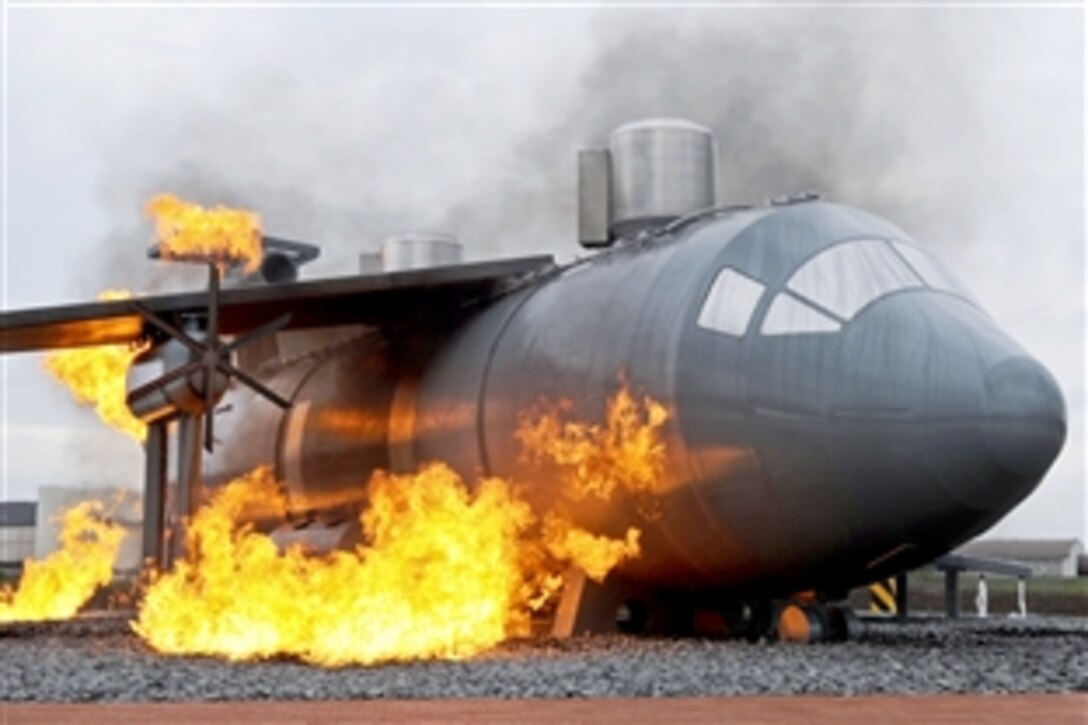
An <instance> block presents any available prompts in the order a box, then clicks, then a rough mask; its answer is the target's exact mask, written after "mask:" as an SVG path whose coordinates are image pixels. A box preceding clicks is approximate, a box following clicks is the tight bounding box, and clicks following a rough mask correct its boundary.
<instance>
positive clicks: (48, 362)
mask: <svg viewBox="0 0 1088 725" xmlns="http://www.w3.org/2000/svg"><path fill="white" fill-rule="evenodd" d="M130 296H131V295H130V294H129V293H128V292H126V291H124V290H109V291H106V292H103V293H102V294H100V295H99V296H98V297H99V299H102V300H118V299H126V298H128V297H130ZM145 349H147V345H146V344H137V345H95V346H92V347H80V348H73V349H71V350H59V351H57V352H51V353H49V354H48V355H46V357H45V362H44V366H45V369H46V370H47V371H48V372H49V373H50V374H51V375H53V377H54V378H56V379H57V380H58V381H59V382H61V383H63V384H64V385H65V386H67V388H68V391H69V392H70V393H71V394H72V396H73V397H75V399H76V402H78V403H79V404H81V405H90V406H93V407H94V409H95V412H96V413H98V417H99V418H101V419H102V420H103V421H104V422H105V423H106V424H107V425H109V426H110V427H112V428H115V429H117V430H119V431H121V432H122V433H127V434H128V435H130V436H132V437H133V438H135V439H136V440H139V441H143V440H144V439H145V438H146V437H147V426H146V425H145V424H144V423H143V422H142V421H140V420H139V419H138V418H136V417H135V416H134V415H132V413H131V411H129V409H128V404H127V403H126V402H125V394H126V387H125V384H126V376H127V374H128V368H129V365H131V364H132V361H133V360H134V359H135V358H136V356H137V355H139V354H140V353H141V352H143V351H144V350H145Z"/></svg>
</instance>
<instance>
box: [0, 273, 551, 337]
mask: <svg viewBox="0 0 1088 725" xmlns="http://www.w3.org/2000/svg"><path fill="white" fill-rule="evenodd" d="M553 264H554V262H553V260H552V258H551V257H549V256H533V257H519V258H512V259H504V260H499V261H490V262H482V263H477V264H462V265H457V266H453V267H442V268H432V269H419V270H407V271H400V272H390V273H385V274H374V275H360V276H354V277H342V278H332V279H321V280H314V281H310V282H296V283H290V284H279V285H266V286H254V287H236V288H230V289H224V290H223V291H222V293H221V296H220V312H219V316H220V319H219V329H220V332H221V333H222V334H225V335H239V334H243V333H245V332H247V331H249V330H252V329H254V328H256V327H258V326H260V325H261V324H263V323H265V322H267V321H268V320H270V319H272V318H274V317H277V316H279V315H283V314H288V313H289V314H290V315H291V321H290V324H289V325H288V329H301V328H308V327H328V326H333V325H345V324H366V325H373V326H377V327H384V326H389V325H400V324H411V323H413V322H437V321H440V320H443V319H449V318H459V317H461V316H463V315H464V314H465V313H467V312H468V311H470V310H471V309H472V308H474V307H476V306H478V305H480V304H483V303H485V302H486V301H488V300H490V299H492V298H494V297H495V296H497V295H499V294H501V293H502V292H503V290H505V289H507V288H508V287H509V286H510V285H513V284H516V283H517V282H518V280H520V279H522V278H524V277H526V276H529V275H532V274H534V273H540V272H543V271H546V270H548V269H550V268H552V266H553ZM134 303H139V304H141V305H143V306H144V307H145V308H146V309H148V310H149V311H151V312H153V313H155V314H157V315H158V316H160V317H162V318H165V319H174V320H178V319H181V318H186V317H195V318H202V317H203V316H204V315H206V314H207V304H208V295H207V293H206V292H203V291H201V292H186V293H181V294H169V295H158V296H153V297H138V298H133V299H131V300H115V301H109V302H90V303H86V304H75V305H65V306H59V307H42V308H36V309H26V310H16V311H11V312H0V353H13V352H28V351H32V350H46V349H52V348H64V347H81V346H85V345H103V344H110V343H124V342H132V341H134V340H138V339H140V338H141V337H143V336H145V335H146V334H149V333H150V332H151V328H150V327H149V326H148V324H147V323H146V321H145V320H144V318H143V316H141V314H140V313H139V312H138V311H137V309H136V307H135V304H134Z"/></svg>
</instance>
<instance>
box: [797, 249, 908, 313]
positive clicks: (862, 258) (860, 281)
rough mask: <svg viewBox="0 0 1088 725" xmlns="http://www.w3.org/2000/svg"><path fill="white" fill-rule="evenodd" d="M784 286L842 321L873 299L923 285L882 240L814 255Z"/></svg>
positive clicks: (828, 250)
mask: <svg viewBox="0 0 1088 725" xmlns="http://www.w3.org/2000/svg"><path fill="white" fill-rule="evenodd" d="M786 286H787V287H789V289H790V290H792V291H793V292H796V293H797V294H798V295H800V296H802V297H805V298H807V299H809V300H812V301H813V302H815V303H816V304H817V305H819V306H820V307H822V308H824V309H825V310H827V311H829V312H831V313H833V314H835V315H837V316H838V317H840V318H841V319H843V320H849V319H850V318H852V317H853V316H854V315H855V314H857V313H858V311H859V310H860V309H861V308H862V307H865V305H867V304H869V303H870V302H872V301H873V300H875V299H876V298H878V297H880V296H882V295H885V294H888V293H889V292H894V291H895V290H899V289H909V288H911V287H921V286H922V282H921V280H919V279H918V277H916V276H915V274H914V273H913V272H911V270H910V268H909V267H907V265H906V264H905V263H904V262H903V260H902V259H901V258H900V257H898V256H897V255H896V254H895V253H894V252H893V251H892V250H891V248H890V247H888V245H887V244H886V243H885V242H884V241H882V240H876V239H872V240H864V241H857V242H846V243H844V244H838V245H835V246H834V247H831V248H829V249H827V250H825V251H823V252H821V253H820V254H818V255H816V256H815V257H813V258H812V259H810V260H809V261H808V262H806V263H805V264H804V265H803V266H802V267H801V268H800V269H798V270H797V271H796V272H794V274H793V276H792V277H791V278H790V280H789V282H787V283H786Z"/></svg>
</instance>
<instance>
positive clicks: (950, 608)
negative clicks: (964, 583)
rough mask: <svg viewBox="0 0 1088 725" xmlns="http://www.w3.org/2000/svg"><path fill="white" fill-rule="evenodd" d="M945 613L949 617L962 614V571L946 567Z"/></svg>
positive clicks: (952, 617)
mask: <svg viewBox="0 0 1088 725" xmlns="http://www.w3.org/2000/svg"><path fill="white" fill-rule="evenodd" d="M944 614H945V616H946V617H948V618H949V619H956V618H957V617H959V616H960V572H959V570H958V569H946V570H945V572H944Z"/></svg>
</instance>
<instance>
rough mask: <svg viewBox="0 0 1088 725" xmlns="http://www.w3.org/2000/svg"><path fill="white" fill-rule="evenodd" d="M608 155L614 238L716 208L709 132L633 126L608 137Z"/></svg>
mask: <svg viewBox="0 0 1088 725" xmlns="http://www.w3.org/2000/svg"><path fill="white" fill-rule="evenodd" d="M608 151H609V154H610V156H611V165H610V178H609V180H610V186H611V199H610V214H609V217H610V220H611V222H610V224H609V229H610V232H611V235H612V237H613V238H618V237H622V236H624V235H626V234H629V233H631V232H633V231H637V230H638V229H641V228H644V227H648V226H656V225H660V224H664V223H668V222H669V221H671V220H673V219H675V218H677V217H680V216H684V215H685V214H690V213H691V212H694V211H698V210H700V209H707V208H710V207H713V206H714V204H715V190H714V171H715V161H716V158H717V151H716V149H715V144H714V135H713V134H712V133H711V132H710V130H709V129H707V128H705V127H703V126H700V125H698V124H696V123H692V122H690V121H684V120H681V119H666V118H656V119H648V120H644V121H636V122H634V123H628V124H626V125H624V126H620V127H619V128H617V129H616V130H615V131H613V132H612V135H611V136H610V137H609V139H608Z"/></svg>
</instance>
